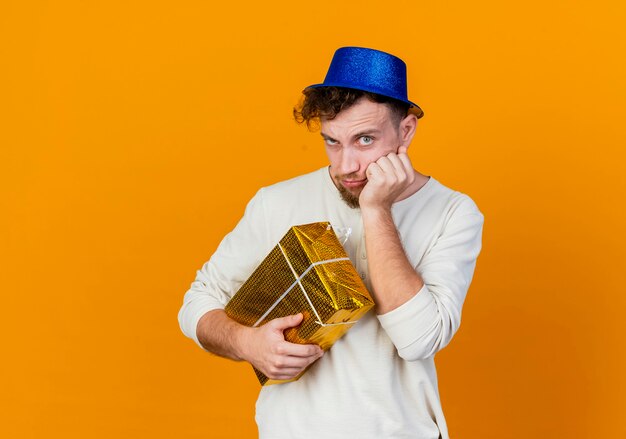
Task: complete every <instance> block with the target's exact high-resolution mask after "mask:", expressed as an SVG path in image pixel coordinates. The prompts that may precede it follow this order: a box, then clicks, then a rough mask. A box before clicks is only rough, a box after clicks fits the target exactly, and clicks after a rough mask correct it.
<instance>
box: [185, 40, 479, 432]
mask: <svg viewBox="0 0 626 439" xmlns="http://www.w3.org/2000/svg"><path fill="white" fill-rule="evenodd" d="M304 95H305V99H304V101H303V104H302V105H301V107H300V108H298V109H296V110H294V114H295V116H296V120H298V121H299V122H306V123H307V124H310V123H315V122H317V121H319V123H320V126H321V134H322V137H323V139H324V142H325V147H326V152H327V154H328V158H329V161H330V166H329V167H324V168H322V169H319V170H317V171H315V172H312V173H310V174H307V175H303V176H300V177H297V178H294V179H291V180H288V181H284V182H281V183H278V184H275V185H273V186H270V187H267V188H262V189H261V190H259V192H258V193H257V194H256V195H255V197H254V198H253V199H252V200H251V201H250V203H249V204H248V206H247V208H246V212H245V214H244V217H243V218H242V219H241V221H240V222H239V224H238V225H237V226H236V228H235V229H234V230H233V231H232V232H231V233H230V234H228V235H227V236H226V237H225V238H224V240H223V241H222V243H221V244H220V246H219V247H218V249H217V250H216V252H215V254H214V255H213V256H212V258H211V260H210V261H209V262H207V263H206V264H205V265H204V266H203V268H202V269H201V270H200V271H198V273H197V277H196V280H195V282H193V283H192V286H191V288H190V290H189V291H188V292H187V294H186V295H185V299H184V304H183V307H182V309H181V310H180V313H179V322H180V325H181V328H182V330H183V332H184V333H185V334H186V335H187V336H188V337H190V338H192V339H194V340H195V341H196V342H197V343H198V344H199V345H200V346H201V347H203V348H204V349H206V350H208V351H211V352H213V353H215V354H217V355H221V356H224V357H228V358H232V359H234V360H245V361H248V362H250V363H251V364H253V365H254V366H256V367H257V368H258V369H260V370H261V371H262V372H264V373H265V374H266V375H267V376H269V377H270V378H276V379H288V378H291V377H294V376H296V375H297V374H298V373H300V372H301V371H302V370H303V369H304V368H306V367H307V366H309V365H311V363H314V364H312V365H311V367H310V369H309V370H308V371H307V372H306V373H305V374H304V375H303V376H302V377H301V378H300V379H299V380H298V381H295V382H291V383H287V384H280V385H273V386H268V387H264V388H262V390H261V393H260V395H259V399H258V401H257V414H256V420H257V424H258V426H259V433H260V437H261V438H289V439H292V438H342V439H345V438H346V437H358V438H395V437H397V438H433V439H436V438H439V437H442V438H447V437H448V433H447V428H446V423H445V419H444V416H443V413H442V409H441V404H440V401H439V395H438V390H437V377H436V371H435V364H434V355H435V353H436V352H437V351H439V350H440V349H442V348H443V347H444V346H446V345H447V344H448V343H449V342H450V340H451V338H452V336H453V335H454V333H455V332H456V330H457V329H458V327H459V324H460V317H461V308H462V305H463V301H464V299H465V295H466V293H467V289H468V288H469V284H470V282H471V279H472V276H473V272H474V267H475V264H476V258H477V256H478V254H479V252H480V248H481V233H482V224H483V216H482V214H481V213H480V211H479V210H478V208H477V207H476V205H475V204H474V202H473V201H472V200H471V199H470V198H469V197H468V196H467V195H464V194H462V193H460V192H456V191H453V190H451V189H449V188H447V187H445V186H443V185H442V184H441V183H439V182H438V181H436V180H435V179H434V178H433V177H429V176H426V175H423V174H421V173H419V172H417V171H416V170H414V169H413V166H412V164H411V161H410V159H409V157H408V155H407V149H408V148H409V146H410V144H411V140H412V139H413V135H414V134H415V130H416V127H417V120H418V118H419V117H421V116H422V114H423V113H422V111H421V109H420V108H419V107H418V106H417V105H415V104H414V103H412V102H411V101H409V100H408V99H407V95H406V66H405V65H404V62H402V61H401V60H400V59H398V58H396V57H394V56H393V55H390V54H387V53H384V52H380V51H377V50H372V49H365V48H355V47H346V48H341V49H339V50H337V52H336V53H335V56H334V58H333V60H332V62H331V66H330V69H329V71H328V74H327V76H326V79H325V81H324V83H322V84H318V85H314V86H311V87H308V88H307V89H306V90H305V91H304ZM409 109H411V110H410V111H409ZM316 221H329V222H330V223H331V224H333V225H336V226H341V227H350V228H351V229H352V234H351V235H350V237H349V238H348V241H347V242H346V243H345V244H344V247H345V248H346V251H347V253H348V255H349V257H350V259H351V261H352V263H353V264H354V265H355V267H356V269H357V271H358V272H359V273H360V275H361V277H362V278H363V280H364V282H365V284H366V285H367V287H368V289H369V291H370V292H371V294H372V296H373V299H374V301H375V303H376V307H375V312H370V313H368V314H366V315H365V316H364V317H362V318H361V320H359V322H358V323H357V324H355V325H354V326H353V327H352V328H351V329H350V330H349V331H348V332H347V333H346V335H345V336H344V337H343V338H341V339H340V340H339V341H337V342H336V343H335V345H334V346H333V347H332V348H331V349H330V350H329V351H328V352H326V353H324V352H323V351H322V350H321V349H320V348H319V347H318V346H315V345H298V344H292V343H289V342H287V341H285V339H284V336H283V331H284V330H285V329H287V328H290V327H293V326H297V325H298V324H299V323H300V321H301V320H302V315H300V314H298V315H294V316H287V317H284V318H279V319H275V320H273V321H271V322H269V323H267V324H265V325H263V326H261V327H258V328H248V327H244V326H241V325H239V324H238V323H236V322H234V321H233V320H231V319H230V318H228V317H227V316H226V314H225V313H224V311H223V308H224V306H225V305H226V303H227V302H228V300H229V299H230V298H231V297H232V295H233V294H234V293H235V292H236V291H237V289H238V288H239V286H240V285H241V284H242V283H243V282H244V281H245V280H246V279H247V278H248V276H249V275H250V274H251V273H252V271H253V270H254V269H255V268H256V267H257V266H258V264H259V263H260V262H261V261H262V259H263V258H264V257H265V255H266V254H267V253H268V252H269V250H270V249H271V248H272V247H273V246H274V245H276V243H277V242H278V241H279V240H280V238H281V237H282V235H283V234H284V233H285V232H286V231H287V229H288V228H289V227H291V226H293V225H299V224H306V223H311V222H316Z"/></svg>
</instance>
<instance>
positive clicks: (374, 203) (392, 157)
mask: <svg viewBox="0 0 626 439" xmlns="http://www.w3.org/2000/svg"><path fill="white" fill-rule="evenodd" d="M406 152H407V148H406V147H404V146H401V147H400V148H398V153H397V154H396V153H393V152H392V153H389V154H387V155H386V156H382V157H381V158H379V159H378V160H376V161H375V162H373V163H370V165H369V166H368V167H367V170H366V171H365V175H366V177H367V184H366V185H365V186H364V187H363V190H362V191H361V194H360V195H359V204H360V206H361V209H368V208H383V209H391V205H392V204H393V203H394V202H395V201H396V200H397V199H398V198H399V197H400V196H401V195H402V193H403V192H404V191H405V190H406V189H407V188H408V187H409V186H410V185H411V184H413V182H414V181H415V171H414V170H413V166H412V164H411V160H410V159H409V156H408V155H407V153H406Z"/></svg>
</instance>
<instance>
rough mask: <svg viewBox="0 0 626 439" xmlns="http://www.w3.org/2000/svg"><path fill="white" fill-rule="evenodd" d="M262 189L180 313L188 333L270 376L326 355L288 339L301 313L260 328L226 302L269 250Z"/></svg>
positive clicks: (285, 375) (289, 373) (283, 375)
mask: <svg viewBox="0 0 626 439" xmlns="http://www.w3.org/2000/svg"><path fill="white" fill-rule="evenodd" d="M265 224H267V221H266V218H265V214H264V207H263V191H262V190H260V191H259V192H258V193H257V194H256V195H255V197H254V198H253V199H252V200H250V202H249V203H248V206H247V207H246V211H245V213H244V216H243V218H242V219H241V220H240V221H239V223H238V224H237V226H236V227H235V229H234V230H233V231H232V232H231V233H229V234H228V235H227V236H226V237H224V239H223V240H222V242H221V243H220V245H219V246H218V248H217V250H216V251H215V253H214V254H213V256H212V257H211V259H210V260H209V261H208V262H207V263H205V264H204V265H203V267H202V269H201V270H198V272H197V274H196V279H195V281H194V282H193V283H192V284H191V288H190V289H189V290H188V291H187V293H186V294H185V298H184V300H183V306H182V307H181V309H180V312H179V314H178V320H179V323H180V327H181V329H182V331H183V333H184V334H185V335H187V336H188V337H189V338H191V339H193V340H195V341H196V342H197V343H198V344H199V345H200V346H201V347H203V348H204V349H206V350H207V351H209V352H212V353H214V354H216V355H220V356H223V357H226V358H230V359H233V360H239V361H240V360H245V361H248V362H250V363H251V364H252V365H254V366H255V367H256V368H257V369H259V370H260V371H261V372H263V373H264V374H265V375H267V376H268V377H269V378H272V379H289V378H293V377H294V376H296V375H297V374H299V373H300V372H301V371H302V370H303V369H304V368H305V367H307V366H308V365H309V364H311V363H312V362H313V361H315V360H317V359H318V358H319V357H320V356H321V355H322V350H321V349H320V348H319V346H317V345H298V344H293V343H289V342H287V341H285V338H284V335H283V331H284V330H285V329H286V328H290V327H293V326H297V325H298V324H300V321H301V319H302V316H299V317H298V316H288V317H284V318H281V319H276V320H273V321H271V322H268V323H267V324H265V325H263V326H261V327H259V328H249V327H246V326H243V325H240V324H239V323H237V322H235V321H234V320H232V319H231V318H229V317H228V316H227V315H226V313H225V312H224V309H223V308H224V306H226V304H227V303H228V301H229V300H230V298H231V297H232V296H233V295H234V294H235V292H236V291H237V289H238V288H239V286H240V285H241V284H242V283H243V282H244V281H245V280H246V279H247V277H248V276H249V275H250V273H252V272H253V271H254V269H255V268H256V267H257V266H258V264H259V263H260V262H261V260H262V257H263V256H264V255H265V254H266V253H267V251H269V249H270V248H271V245H272V243H270V242H269V240H268V239H267V236H266V233H264V231H265Z"/></svg>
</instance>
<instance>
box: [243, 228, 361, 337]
mask: <svg viewBox="0 0 626 439" xmlns="http://www.w3.org/2000/svg"><path fill="white" fill-rule="evenodd" d="M348 235H349V232H348ZM346 239H347V237H346ZM278 248H280V251H281V252H282V254H283V256H284V257H285V260H286V261H287V265H289V268H290V269H291V272H292V273H293V275H294V277H295V278H296V280H295V281H294V282H293V283H292V284H291V285H290V286H289V288H287V290H286V291H285V292H284V293H283V294H281V296H280V297H279V298H278V299H276V301H275V302H274V303H273V304H272V306H270V307H269V309H268V310H267V311H265V314H263V315H262V316H261V317H259V320H257V321H256V323H255V324H254V325H252V326H253V327H256V326H258V325H259V324H260V323H261V322H262V321H263V320H265V317H267V316H268V314H269V313H270V312H272V310H273V309H274V308H276V306H278V304H279V303H280V301H281V300H283V299H284V298H285V296H286V295H287V294H289V292H290V291H291V290H292V289H294V288H295V286H296V285H299V286H300V289H301V290H302V293H303V294H304V297H305V298H306V300H307V302H309V305H310V306H311V309H312V310H313V312H314V313H315V317H317V320H316V321H315V323H317V324H319V325H320V326H337V325H353V324H355V323H356V322H357V320H351V321H348V322H339V323H324V322H322V318H321V317H320V315H319V314H318V312H317V310H316V309H315V307H314V306H313V302H311V299H310V298H309V295H308V294H307V292H306V290H305V289H304V286H303V285H302V282H301V281H302V279H303V278H304V276H306V275H307V273H308V272H309V271H311V270H312V269H313V267H316V266H318V265H322V264H330V263H333V262H339V261H349V260H350V258H335V259H327V260H325V261H318V262H313V263H311V265H309V266H308V268H307V269H306V270H304V271H303V272H302V274H301V275H300V276H298V273H297V272H296V270H294V268H293V266H292V265H291V262H290V261H289V258H288V257H287V253H285V250H284V249H283V247H282V246H281V245H280V243H279V244H278Z"/></svg>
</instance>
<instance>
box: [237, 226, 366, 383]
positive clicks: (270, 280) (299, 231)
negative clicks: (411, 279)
mask: <svg viewBox="0 0 626 439" xmlns="http://www.w3.org/2000/svg"><path fill="white" fill-rule="evenodd" d="M373 306H374V302H373V300H372V298H371V296H370V294H369V293H368V291H367V289H366V288H365V285H364V284H363V281H362V280H361V278H360V277H359V275H358V274H357V272H356V270H355V269H354V266H353V265H352V263H351V262H350V260H349V259H348V255H347V254H346V251H345V250H344V248H343V246H342V245H341V243H340V242H339V240H338V239H337V236H336V235H335V232H334V230H333V229H332V227H331V226H330V224H329V223H327V222H319V223H312V224H305V225H301V226H294V227H292V228H291V229H289V231H288V232H287V233H286V234H285V236H284V237H283V238H282V239H281V240H280V242H279V243H278V245H276V246H275V247H274V248H273V249H272V251H270V253H269V255H267V256H266V257H265V259H264V260H263V261H262V262H261V265H259V267H258V268H257V269H256V270H255V271H254V272H253V273H252V275H250V277H249V278H248V280H247V281H246V282H244V284H243V285H242V286H241V288H240V289H239V291H237V293H236V294H235V295H234V296H233V298H232V299H231V300H230V302H228V304H227V305H226V309H225V311H226V313H227V314H228V316H230V317H231V318H232V319H234V320H236V321H237V322H239V323H241V324H243V325H246V326H255V327H256V326H261V325H263V324H265V323H267V322H269V321H270V320H272V319H275V318H278V317H284V316H288V315H292V314H298V313H303V315H304V318H303V320H302V323H301V324H300V325H299V326H297V327H295V328H290V329H287V330H286V331H285V339H286V340H287V341H290V342H292V343H300V344H308V343H313V344H317V345H319V346H320V347H321V348H322V349H324V350H328V349H329V348H330V347H331V346H332V344H333V343H334V342H335V341H336V340H338V339H339V338H340V337H341V336H342V335H343V334H345V332H346V331H347V330H348V329H349V328H350V327H351V326H352V325H353V324H354V323H356V321H357V320H358V319H359V318H361V316H363V315H364V314H365V313H366V312H367V311H368V310H369V309H370V308H372V307H373ZM254 370H255V373H256V374H257V377H258V379H259V381H260V383H261V384H262V385H269V384H276V383H283V382H288V381H294V380H296V379H298V378H300V376H302V373H301V374H300V375H298V376H297V377H295V378H293V379H291V380H272V379H269V378H268V377H267V376H265V375H264V374H263V373H262V372H261V371H259V370H257V369H256V368H255V369H254ZM303 373H304V372H303Z"/></svg>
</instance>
